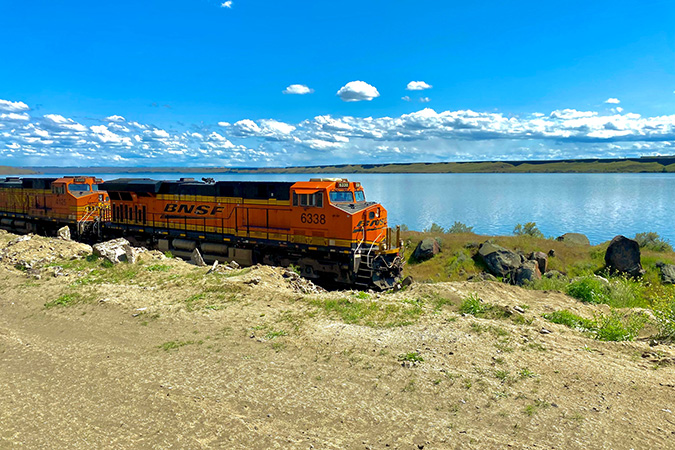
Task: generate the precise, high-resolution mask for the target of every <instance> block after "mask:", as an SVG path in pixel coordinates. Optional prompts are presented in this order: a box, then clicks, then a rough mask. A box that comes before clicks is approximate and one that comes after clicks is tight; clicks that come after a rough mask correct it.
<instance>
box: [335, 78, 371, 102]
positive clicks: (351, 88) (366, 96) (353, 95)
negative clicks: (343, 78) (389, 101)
mask: <svg viewBox="0 0 675 450" xmlns="http://www.w3.org/2000/svg"><path fill="white" fill-rule="evenodd" d="M337 95H338V96H339V97H340V98H341V99H342V100H343V101H345V102H359V101H362V100H366V101H371V100H372V99H374V98H376V97H379V96H380V93H379V92H378V91H377V88H375V86H371V85H370V84H368V83H366V82H365V81H358V80H357V81H350V82H349V83H347V84H345V85H344V86H342V87H341V88H340V90H339V91H337Z"/></svg>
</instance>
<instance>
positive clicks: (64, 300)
mask: <svg viewBox="0 0 675 450" xmlns="http://www.w3.org/2000/svg"><path fill="white" fill-rule="evenodd" d="M81 302H82V296H81V295H80V294H78V293H71V294H63V295H62V296H60V297H59V298H57V299H55V300H52V301H50V302H46V303H45V308H47V309H49V308H54V307H57V306H62V307H65V306H72V305H75V304H77V303H81Z"/></svg>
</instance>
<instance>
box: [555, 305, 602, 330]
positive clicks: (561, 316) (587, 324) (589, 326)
mask: <svg viewBox="0 0 675 450" xmlns="http://www.w3.org/2000/svg"><path fill="white" fill-rule="evenodd" d="M544 319H546V320H548V321H550V322H553V323H557V324H560V325H565V326H567V327H569V328H574V329H578V330H582V331H591V330H593V329H595V326H596V324H595V321H593V320H591V319H584V318H583V317H581V316H577V315H576V314H573V313H571V312H569V311H567V310H565V309H563V310H560V311H555V312H552V313H547V314H544Z"/></svg>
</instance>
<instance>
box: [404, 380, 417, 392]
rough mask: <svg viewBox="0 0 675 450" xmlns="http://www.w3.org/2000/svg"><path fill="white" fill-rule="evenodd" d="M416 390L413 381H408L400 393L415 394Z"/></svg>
mask: <svg viewBox="0 0 675 450" xmlns="http://www.w3.org/2000/svg"><path fill="white" fill-rule="evenodd" d="M416 389H417V386H416V385H415V380H410V381H408V383H407V384H406V385H405V386H404V387H403V389H402V391H403V392H415V390H416Z"/></svg>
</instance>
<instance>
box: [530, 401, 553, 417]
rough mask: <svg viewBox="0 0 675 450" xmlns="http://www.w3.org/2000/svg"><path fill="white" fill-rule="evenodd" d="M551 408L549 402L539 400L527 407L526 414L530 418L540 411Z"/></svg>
mask: <svg viewBox="0 0 675 450" xmlns="http://www.w3.org/2000/svg"><path fill="white" fill-rule="evenodd" d="M549 406H551V404H550V403H549V402H546V401H544V400H539V399H537V400H535V401H534V403H532V404H530V405H527V406H526V407H525V414H527V415H528V416H533V415H534V414H535V413H537V411H539V410H540V409H544V408H548V407H549Z"/></svg>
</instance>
